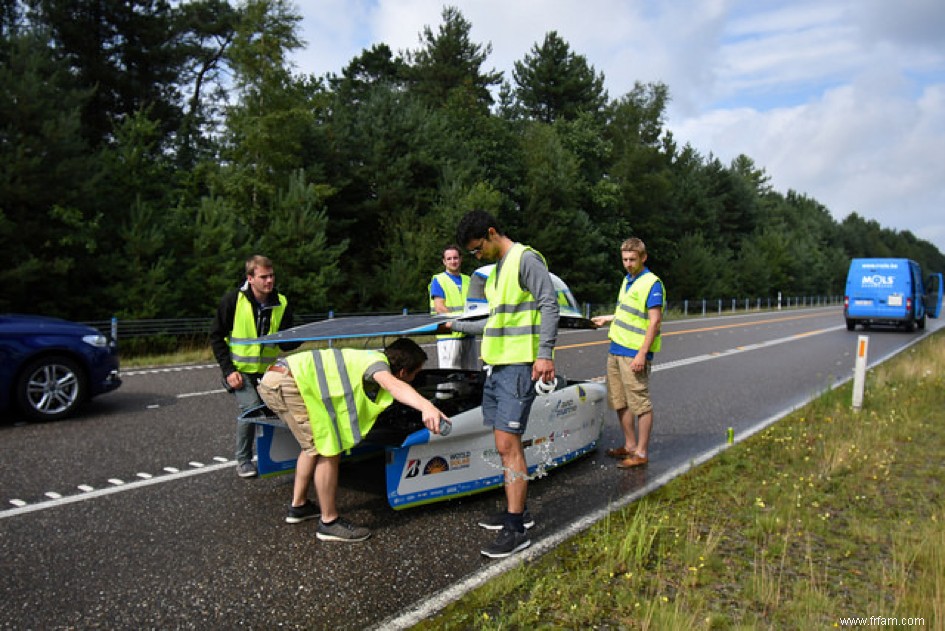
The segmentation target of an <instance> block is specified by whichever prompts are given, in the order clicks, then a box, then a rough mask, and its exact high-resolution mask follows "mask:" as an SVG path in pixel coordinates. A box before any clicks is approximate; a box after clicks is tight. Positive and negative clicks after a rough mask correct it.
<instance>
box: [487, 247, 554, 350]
mask: <svg viewBox="0 0 945 631" xmlns="http://www.w3.org/2000/svg"><path fill="white" fill-rule="evenodd" d="M526 250H532V248H529V247H528V246H525V245H522V244H521V243H516V244H514V245H513V246H512V248H511V249H510V250H509V251H508V253H507V254H506V255H505V260H504V261H503V262H502V270H501V272H499V273H498V274H497V273H496V270H497V269H498V268H499V266H498V265H496V266H495V267H494V268H492V273H490V274H489V278H487V279H486V286H485V293H486V298H487V299H488V301H489V320H488V321H487V322H486V328H485V330H484V331H483V333H482V360H483V361H484V362H485V363H487V364H491V365H495V366H502V365H506V364H530V363H532V362H534V361H535V360H536V359H537V358H538V341H539V332H540V329H541V312H540V311H539V310H538V302H537V301H536V300H535V297H534V296H532V294H531V293H530V292H528V291H526V290H525V289H523V288H522V287H521V286H520V285H519V283H518V277H519V270H520V269H521V263H522V255H523V254H524V253H525V251H526ZM532 251H533V252H535V253H536V254H538V256H541V254H539V253H538V252H537V251H535V250H532ZM542 260H544V257H542Z"/></svg>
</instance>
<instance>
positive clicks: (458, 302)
mask: <svg viewBox="0 0 945 631" xmlns="http://www.w3.org/2000/svg"><path fill="white" fill-rule="evenodd" d="M459 276H460V279H462V283H463V287H462V289H460V288H459V287H457V286H456V282H455V281H454V280H453V279H452V278H451V277H450V275H449V274H447V273H446V272H440V273H439V274H437V275H436V276H434V277H433V278H435V279H437V280H438V281H439V283H440V287H442V288H443V294H444V296H443V302H444V303H445V304H446V309H447V313H448V314H449V315H461V314H462V313H463V310H464V309H465V308H466V295H467V294H468V293H469V276H466V275H465V274H460V275H459ZM432 289H433V281H430V285H429V287H427V293H428V294H429V293H430V292H431V290H432ZM430 315H436V308H435V307H434V305H433V297H432V294H431V296H430ZM461 337H466V334H465V333H447V334H443V335H437V336H436V339H438V340H450V339H453V338H461Z"/></svg>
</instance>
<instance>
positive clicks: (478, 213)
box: [456, 210, 505, 246]
mask: <svg viewBox="0 0 945 631" xmlns="http://www.w3.org/2000/svg"><path fill="white" fill-rule="evenodd" d="M489 228H494V229H495V231H496V234H500V235H503V234H505V233H504V232H502V229H501V228H499V222H498V221H496V220H495V217H493V216H492V215H490V214H489V213H487V212H486V211H484V210H470V211H469V212H468V213H466V214H465V215H463V218H462V219H460V220H459V225H458V226H456V241H457V242H458V243H460V244H461V245H463V246H465V245H467V244H468V243H469V242H470V241H472V240H473V239H485V238H486V237H488V236H489Z"/></svg>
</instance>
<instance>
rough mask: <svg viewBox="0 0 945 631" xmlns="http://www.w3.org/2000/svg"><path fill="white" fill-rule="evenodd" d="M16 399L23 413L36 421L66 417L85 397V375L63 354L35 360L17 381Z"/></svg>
mask: <svg viewBox="0 0 945 631" xmlns="http://www.w3.org/2000/svg"><path fill="white" fill-rule="evenodd" d="M16 398H17V403H18V404H19V408H20V411H22V412H23V414H25V415H26V416H28V417H29V418H31V419H33V420H42V421H55V420H58V419H61V418H64V417H66V416H68V415H69V414H71V413H72V412H73V411H74V410H75V408H76V407H77V406H78V405H79V404H80V403H81V402H82V400H83V399H84V398H85V373H84V371H83V370H82V368H81V367H80V366H79V365H78V364H77V363H76V362H75V361H74V360H72V359H70V358H68V357H64V356H62V355H50V356H48V357H40V358H37V359H34V360H33V361H32V362H30V363H29V364H28V365H27V366H26V369H25V370H24V371H23V373H22V374H21V376H20V379H19V381H18V382H17V385H16Z"/></svg>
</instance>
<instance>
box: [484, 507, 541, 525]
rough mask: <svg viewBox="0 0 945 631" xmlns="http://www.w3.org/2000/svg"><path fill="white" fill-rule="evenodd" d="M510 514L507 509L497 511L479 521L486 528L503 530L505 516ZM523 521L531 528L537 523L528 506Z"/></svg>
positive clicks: (523, 514)
mask: <svg viewBox="0 0 945 631" xmlns="http://www.w3.org/2000/svg"><path fill="white" fill-rule="evenodd" d="M507 515H508V513H506V512H505V511H502V512H501V513H495V514H492V515H489V516H488V517H483V518H482V519H480V520H479V521H478V522H477V523H478V524H479V525H480V526H482V527H483V528H485V529H486V530H502V528H503V527H504V526H505V518H506V516H507ZM522 521H523V522H524V525H525V528H531V527H532V526H534V525H535V520H534V519H532V514H531V513H530V512H529V510H528V509H527V508H526V509H525V512H524V513H522Z"/></svg>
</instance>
